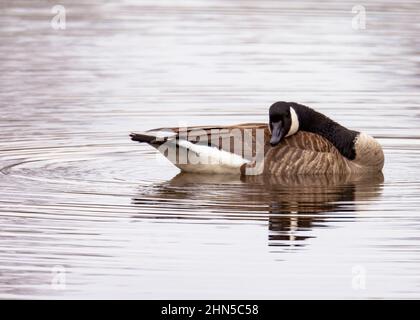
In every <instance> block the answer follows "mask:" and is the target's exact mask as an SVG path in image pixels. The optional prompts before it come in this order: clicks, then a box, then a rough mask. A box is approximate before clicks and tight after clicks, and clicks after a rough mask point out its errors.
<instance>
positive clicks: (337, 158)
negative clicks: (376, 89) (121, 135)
mask: <svg viewBox="0 0 420 320" xmlns="http://www.w3.org/2000/svg"><path fill="white" fill-rule="evenodd" d="M160 132H168V133H172V134H168V135H167V137H165V135H160V136H159V138H157V136H158V133H160ZM214 132H218V136H217V137H216V139H215V137H214ZM181 134H182V135H185V136H181ZM245 136H248V139H245ZM270 136H271V132H270V128H269V126H268V125H267V124H265V123H246V124H239V125H234V126H204V127H203V126H200V127H189V128H169V129H167V128H166V129H163V128H161V129H154V130H150V131H148V132H145V133H139V134H132V135H131V138H132V140H135V141H140V142H147V143H149V144H150V145H152V146H154V147H155V148H158V149H159V147H160V146H161V145H162V144H164V143H167V142H168V141H169V142H170V141H173V143H172V145H173V146H174V148H176V151H177V152H179V151H180V150H181V149H183V148H185V146H184V145H182V144H180V143H179V141H180V140H183V139H185V140H186V141H188V142H189V143H190V145H201V146H208V147H209V148H212V149H214V148H217V149H219V150H223V151H224V152H226V153H229V154H236V155H237V156H239V157H241V158H243V160H244V162H243V163H239V164H238V163H236V162H235V165H234V166H232V165H225V166H224V164H223V163H215V164H207V165H202V164H199V163H196V161H194V163H193V161H189V160H187V163H182V164H181V163H177V161H173V160H171V161H172V162H173V163H174V165H176V166H177V167H179V168H180V169H181V170H182V171H184V172H196V173H197V172H200V173H236V174H242V175H255V174H264V175H280V176H286V175H316V174H349V173H352V174H353V173H368V172H380V171H381V170H382V168H383V165H384V154H383V151H382V147H381V146H380V144H379V143H378V142H377V141H376V140H375V139H374V138H372V137H370V136H368V135H367V134H364V133H359V134H357V135H356V136H355V139H354V152H355V157H354V159H349V158H347V157H345V156H343V154H342V153H341V152H340V151H339V150H338V149H337V148H336V147H335V146H334V144H333V143H332V142H331V141H329V140H328V139H327V138H325V137H323V136H321V135H319V134H317V133H313V132H307V131H302V130H300V131H298V132H296V133H295V134H293V135H290V136H288V137H285V138H283V139H282V141H281V142H280V143H279V144H277V145H276V146H272V145H271V144H270ZM238 137H239V138H240V139H241V140H240V141H242V144H241V147H239V148H238V146H237V145H235V141H239V140H235V139H236V138H238ZM261 137H262V138H261ZM214 141H217V142H218V143H216V144H214V143H211V142H214ZM200 150H201V149H200ZM258 150H262V151H261V152H260V155H259V154H258ZM192 151H193V152H196V153H200V151H194V150H192ZM261 156H263V158H261ZM258 157H260V158H259V160H260V161H258ZM177 159H178V158H177ZM248 169H249V170H248Z"/></svg>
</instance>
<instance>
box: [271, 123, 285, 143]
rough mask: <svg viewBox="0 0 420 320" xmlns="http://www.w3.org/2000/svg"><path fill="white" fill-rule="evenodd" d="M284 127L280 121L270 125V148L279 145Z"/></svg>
mask: <svg viewBox="0 0 420 320" xmlns="http://www.w3.org/2000/svg"><path fill="white" fill-rule="evenodd" d="M284 131H285V130H284V127H283V124H282V122H281V121H279V122H272V123H271V139H270V144H271V146H272V147H274V146H276V145H278V144H279V142H280V140H281V139H282V138H283V136H284Z"/></svg>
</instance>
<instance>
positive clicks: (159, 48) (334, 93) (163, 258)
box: [0, 0, 420, 299]
mask: <svg viewBox="0 0 420 320" xmlns="http://www.w3.org/2000/svg"><path fill="white" fill-rule="evenodd" d="M54 4H55V3H54V1H7V0H6V1H2V2H1V4H0V132H1V133H0V298H64V297H65V298H146V299H147V298H199V299H201V298H268V299H271V298H273V299H280V298H352V299H353V298H356V299H358V298H420V210H419V208H420V196H419V194H420V179H419V176H420V126H419V123H420V104H419V103H420V92H419V89H420V40H419V39H420V23H419V18H418V17H419V9H420V3H419V2H418V1H405V2H404V3H399V2H390V1H373V2H372V1H369V2H366V5H365V8H366V29H359V30H358V29H357V28H356V29H355V28H353V27H352V19H353V18H354V17H355V16H356V13H352V7H353V5H354V2H351V1H349V2H346V1H340V2H338V1H337V2H333V1H331V2H330V1H323V2H322V3H317V1H313V2H312V1H303V2H302V1H299V2H296V1H281V2H280V1H273V0H265V1H258V2H257V1H249V0H248V1H246V0H244V1H209V0H208V1H192V0H191V1H182V2H177V3H176V4H175V3H174V2H173V1H128V0H127V1H119V2H114V3H111V2H109V1H88V2H82V1H80V2H79V1H60V4H62V5H64V8H65V9H66V29H65V30H56V29H54V28H52V27H51V20H52V18H53V17H54V15H55V13H52V12H51V8H52V7H53V6H54ZM277 100H286V101H296V102H300V103H303V104H307V105H309V106H312V107H314V108H316V109H317V110H319V111H321V112H323V113H325V114H327V115H328V116H330V117H332V118H333V119H335V120H337V121H339V122H341V123H342V124H343V125H345V126H348V127H350V128H353V129H357V130H361V131H365V132H367V133H369V134H371V135H373V136H375V137H376V138H377V139H378V140H379V141H380V143H381V144H382V145H383V146H384V151H385V157H386V163H385V168H384V171H383V175H377V176H374V177H359V178H357V179H353V178H351V179H350V178H337V177H329V178H327V177H316V178H304V177H300V178H298V179H281V178H250V179H241V178H239V177H228V176H223V177H218V176H211V177H208V176H194V175H185V174H181V175H180V174H178V173H179V172H178V169H176V168H175V167H173V166H172V165H171V164H170V163H169V162H167V160H166V159H164V158H162V157H161V156H160V155H157V154H156V152H155V150H153V149H152V148H151V147H149V146H147V145H141V144H137V143H134V142H131V141H130V140H129V137H128V134H129V132H131V131H141V130H146V129H151V128H154V127H165V126H178V125H203V124H234V123H241V122H257V121H267V111H268V107H269V106H270V104H271V103H272V102H274V101H277Z"/></svg>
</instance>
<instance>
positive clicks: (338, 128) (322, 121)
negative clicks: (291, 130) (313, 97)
mask: <svg viewBox="0 0 420 320" xmlns="http://www.w3.org/2000/svg"><path fill="white" fill-rule="evenodd" d="M290 106H291V107H292V108H293V109H295V111H296V114H297V116H298V120H299V130H302V131H308V132H312V133H316V134H319V135H320V136H322V137H324V138H325V139H327V140H328V141H330V142H331V143H332V144H333V145H334V146H335V147H336V148H337V150H338V151H339V152H340V153H341V154H342V155H343V156H344V157H346V158H347V159H349V160H354V159H355V158H356V150H355V146H354V143H355V139H356V137H357V136H358V135H359V132H357V131H353V130H349V129H347V128H345V127H343V126H342V125H340V124H338V123H337V122H335V121H333V120H331V119H330V118H328V117H326V116H324V115H323V114H321V113H319V112H317V111H315V110H313V109H311V108H309V107H307V106H304V105H301V104H298V103H291V104H290Z"/></svg>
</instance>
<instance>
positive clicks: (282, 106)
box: [269, 101, 299, 147]
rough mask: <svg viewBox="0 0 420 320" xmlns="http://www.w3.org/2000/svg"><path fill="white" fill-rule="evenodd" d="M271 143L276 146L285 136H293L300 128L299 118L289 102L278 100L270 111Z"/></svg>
mask: <svg viewBox="0 0 420 320" xmlns="http://www.w3.org/2000/svg"><path fill="white" fill-rule="evenodd" d="M269 117H270V121H269V127H270V132H271V139H270V144H271V146H273V147H274V146H276V145H278V144H279V143H280V141H281V140H282V139H283V138H284V137H288V136H291V135H292V134H295V133H296V132H297V131H298V130H299V119H298V116H297V114H296V111H295V109H293V107H292V106H291V105H290V104H289V103H287V102H283V101H280V102H276V103H274V104H272V105H271V107H270V111H269Z"/></svg>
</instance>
